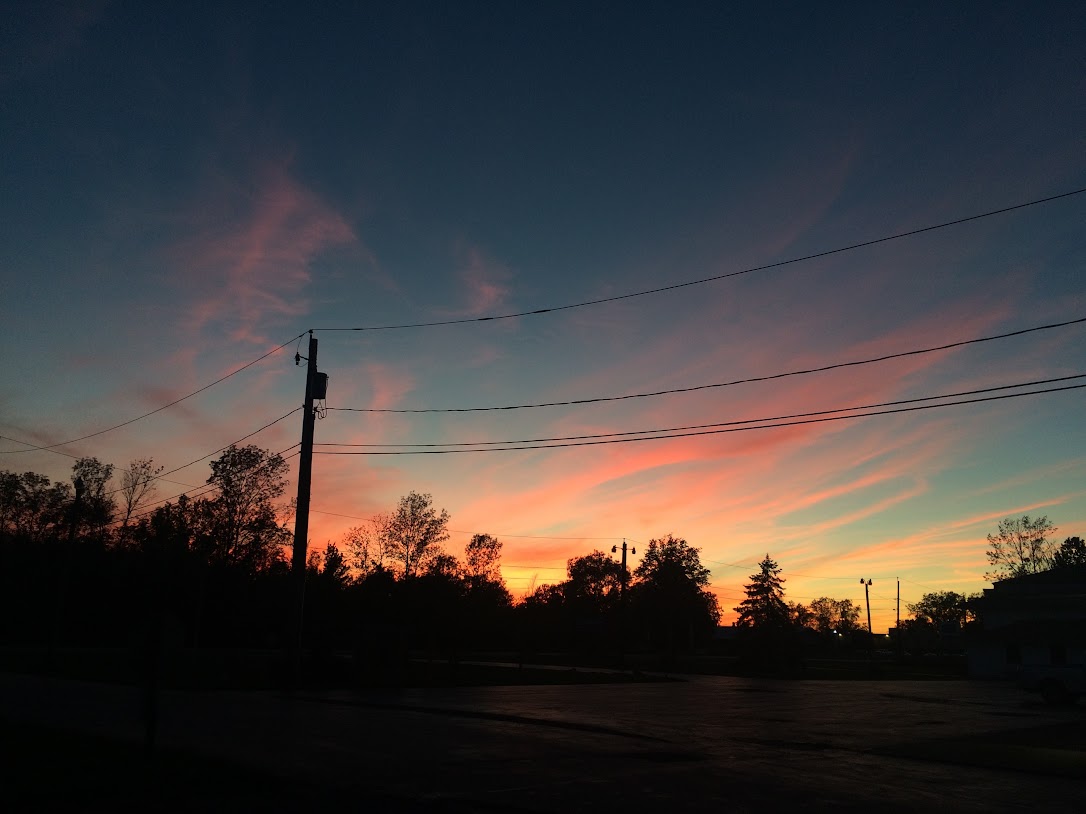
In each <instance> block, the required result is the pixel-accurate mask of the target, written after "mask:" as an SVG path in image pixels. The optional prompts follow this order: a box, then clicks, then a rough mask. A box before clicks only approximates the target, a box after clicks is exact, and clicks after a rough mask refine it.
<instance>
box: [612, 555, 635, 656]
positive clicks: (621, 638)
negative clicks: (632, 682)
mask: <svg viewBox="0 0 1086 814" xmlns="http://www.w3.org/2000/svg"><path fill="white" fill-rule="evenodd" d="M617 551H618V546H611V553H612V554H614V553H616V552H617ZM630 553H631V554H636V553H637V549H636V548H631V549H630ZM618 666H619V669H620V670H624V669H626V539H625V538H623V540H622V574H621V575H620V577H619V581H618Z"/></svg>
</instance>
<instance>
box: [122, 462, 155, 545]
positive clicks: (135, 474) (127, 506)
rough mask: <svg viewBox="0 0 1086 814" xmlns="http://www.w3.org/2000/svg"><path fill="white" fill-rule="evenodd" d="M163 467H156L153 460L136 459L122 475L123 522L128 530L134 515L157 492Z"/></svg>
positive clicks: (123, 525)
mask: <svg viewBox="0 0 1086 814" xmlns="http://www.w3.org/2000/svg"><path fill="white" fill-rule="evenodd" d="M162 470H163V467H161V466H159V467H157V468H156V467H155V464H154V459H152V458H136V459H135V460H133V461H132V462H131V463H130V464H129V465H128V469H126V470H125V471H124V473H123V474H122V475H121V506H122V511H123V512H124V518H123V520H122V522H121V526H122V527H123V528H127V526H128V521H129V520H131V519H132V514H133V513H134V512H135V511H136V509H138V508H139V507H140V504H142V503H143V502H144V501H145V500H147V499H148V498H149V497H151V496H152V495H153V494H154V492H155V480H156V479H157V478H158V476H159V475H160V474H162Z"/></svg>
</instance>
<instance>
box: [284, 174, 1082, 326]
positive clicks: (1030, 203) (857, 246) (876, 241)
mask: <svg viewBox="0 0 1086 814" xmlns="http://www.w3.org/2000/svg"><path fill="white" fill-rule="evenodd" d="M1083 192H1086V187H1084V188H1082V189H1075V190H1071V191H1070V192H1063V193H1060V194H1059V195H1050V196H1048V197H1047V198H1038V199H1036V200H1033V201H1025V202H1024V203H1018V204H1014V205H1013V206H1005V207H1002V208H1000V209H992V210H989V211H987V212H981V213H979V214H976V215H967V216H966V217H963V218H957V219H955V220H949V221H943V222H942V223H936V224H933V225H931V226H923V227H921V228H919V229H911V230H909V231H907V232H898V233H896V234H892V235H885V236H883V237H878V238H874V239H872V240H865V241H862V242H860V243H852V244H850V245H848V246H839V247H837V248H835V249H827V250H825V251H821V252H816V253H814V254H807V255H804V256H802V257H793V258H790V259H788V260H780V261H778V262H776V263H766V264H764V265H760V266H752V267H750V268H745V269H740V270H739V271H730V272H726V273H724V274H714V275H713V276H711V277H702V278H700V279H697V280H687V281H686V282H683V283H674V284H672V285H665V286H659V287H658V288H649V289H645V290H644V291H634V292H631V293H628V294H617V295H615V296H613V297H600V298H599V299H594V300H585V301H583V302H575V303H568V304H566V305H555V306H551V307H549V308H536V309H534V310H530V311H518V312H515V313H510V314H498V315H495V316H489V317H466V318H463V319H444V320H437V321H434V322H415V323H406V324H402V325H370V326H363V327H333V328H312V329H311V330H313V331H393V330H402V329H407V328H432V327H437V326H440V325H463V324H467V323H479V322H493V321H497V320H503V319H516V318H517V317H530V316H536V315H539V314H551V313H555V312H558V311H569V310H571V309H574V308H585V307H588V306H591V305H603V304H604V303H609V302H618V301H620V300H629V299H633V298H635V297H645V296H648V295H650V294H662V293H664V292H667V291H675V290H677V289H680V288H688V287H690V286H695V285H704V284H705V283H712V282H716V281H717V280H725V279H728V278H730V277H739V276H742V275H744V274H753V273H755V272H759V271H769V270H771V269H776V268H781V267H782V266H789V265H794V264H796V263H804V262H807V261H810V260H817V259H819V258H822V257H829V256H831V255H835V254H842V253H844V252H850V251H854V250H856V249H862V248H865V247H867V246H875V245H877V244H879V243H888V242H890V241H892V240H902V239H903V238H907V237H914V236H916V235H921V234H924V233H926V232H934V231H937V230H939V229H947V228H949V227H952V226H959V225H961V224H963V223H969V222H971V221H976V220H982V219H984V218H990V217H993V216H995V215H1002V214H1005V213H1007V212H1014V211H1016V210H1019V209H1025V208H1027V207H1030V206H1038V205H1040V204H1045V203H1051V202H1053V201H1058V200H1061V199H1064V198H1070V197H1072V196H1074V195H1081V194H1082V193H1083ZM291 341H293V340H291Z"/></svg>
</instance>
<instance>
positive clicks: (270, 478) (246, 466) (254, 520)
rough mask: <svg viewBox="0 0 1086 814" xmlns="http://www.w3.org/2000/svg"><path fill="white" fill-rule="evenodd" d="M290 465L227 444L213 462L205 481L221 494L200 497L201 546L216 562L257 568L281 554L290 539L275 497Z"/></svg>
mask: <svg viewBox="0 0 1086 814" xmlns="http://www.w3.org/2000/svg"><path fill="white" fill-rule="evenodd" d="M287 469H288V466H287V463H286V461H284V460H283V458H282V456H280V455H273V454H271V453H269V452H268V451H267V450H264V449H261V448H260V447H257V446H254V445H252V444H250V445H249V446H245V447H236V446H231V447H229V448H228V449H227V450H226V451H225V452H223V454H222V455H221V456H220V457H219V458H217V459H216V460H214V461H212V462H211V476H210V477H209V478H208V479H207V482H208V483H209V484H210V485H212V486H217V487H218V495H216V496H215V497H214V498H212V499H209V500H201V501H198V502H197V504H196V506H195V508H196V510H197V516H198V518H199V532H200V536H199V547H200V548H201V549H203V551H204V553H205V555H206V556H207V558H208V559H209V560H210V561H212V562H221V563H225V564H229V565H242V566H244V567H246V568H248V569H249V570H253V571H257V570H261V569H263V568H267V567H269V566H270V565H271V564H272V563H273V562H274V561H275V560H277V559H280V558H281V557H282V546H285V545H287V544H288V543H289V542H290V540H291V533H290V531H289V530H288V529H286V528H284V527H283V526H281V525H280V524H279V521H278V518H277V516H276V509H275V503H274V501H275V500H276V499H277V498H279V497H281V496H282V494H283V492H284V491H285V489H286V473H287Z"/></svg>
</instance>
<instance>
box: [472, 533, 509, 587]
mask: <svg viewBox="0 0 1086 814" xmlns="http://www.w3.org/2000/svg"><path fill="white" fill-rule="evenodd" d="M501 558H502V543H501V540H499V539H498V538H497V537H494V536H492V535H490V534H476V535H474V536H473V537H472V538H471V540H469V541H468V544H467V546H465V548H464V573H465V574H466V575H467V577H468V579H470V580H473V581H479V580H486V581H488V582H501V581H502V571H501Z"/></svg>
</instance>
